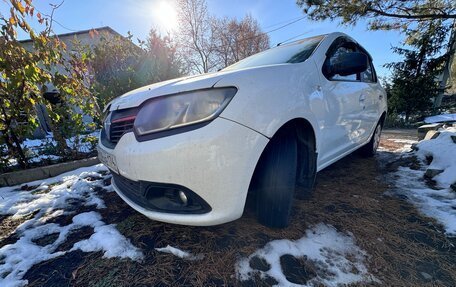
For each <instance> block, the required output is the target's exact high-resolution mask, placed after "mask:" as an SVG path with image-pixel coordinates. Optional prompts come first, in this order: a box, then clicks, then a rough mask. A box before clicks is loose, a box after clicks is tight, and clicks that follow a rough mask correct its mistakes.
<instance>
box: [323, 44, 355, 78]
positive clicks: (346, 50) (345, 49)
mask: <svg viewBox="0 0 456 287" xmlns="http://www.w3.org/2000/svg"><path fill="white" fill-rule="evenodd" d="M351 52H355V48H354V47H348V46H345V45H344V46H341V47H339V48H337V49H336V50H335V51H334V53H333V54H332V55H331V56H329V57H328V58H327V59H326V63H325V65H326V66H328V67H329V66H330V65H331V62H332V61H334V60H336V59H337V58H338V57H340V56H341V55H343V54H345V53H351ZM329 80H336V81H356V80H358V77H357V75H356V74H353V75H349V76H341V75H338V74H336V75H333V76H331V77H330V78H329Z"/></svg>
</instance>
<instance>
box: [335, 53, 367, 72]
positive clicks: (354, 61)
mask: <svg viewBox="0 0 456 287" xmlns="http://www.w3.org/2000/svg"><path fill="white" fill-rule="evenodd" d="M368 63H369V59H368V58H367V55H366V54H363V53H359V52H350V53H344V54H341V55H340V56H339V57H338V58H336V59H334V60H332V61H331V66H330V67H329V71H330V74H331V75H341V76H349V75H353V74H357V73H362V72H364V71H366V70H367V65H368Z"/></svg>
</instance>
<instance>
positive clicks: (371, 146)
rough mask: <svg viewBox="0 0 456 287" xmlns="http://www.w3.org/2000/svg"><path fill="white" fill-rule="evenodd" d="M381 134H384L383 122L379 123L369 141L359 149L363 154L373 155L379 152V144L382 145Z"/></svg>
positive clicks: (365, 155) (366, 155)
mask: <svg viewBox="0 0 456 287" xmlns="http://www.w3.org/2000/svg"><path fill="white" fill-rule="evenodd" d="M381 134H382V124H381V123H378V124H377V127H376V128H375V130H374V134H373V135H372V138H371V140H370V141H369V143H368V144H366V145H365V146H363V147H362V148H361V149H360V150H359V151H360V153H361V155H362V156H364V157H373V156H374V155H375V154H376V153H377V149H378V146H379V145H380V136H381Z"/></svg>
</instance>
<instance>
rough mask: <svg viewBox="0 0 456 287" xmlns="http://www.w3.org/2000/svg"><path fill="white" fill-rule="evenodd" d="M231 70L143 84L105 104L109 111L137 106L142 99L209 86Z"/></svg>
mask: <svg viewBox="0 0 456 287" xmlns="http://www.w3.org/2000/svg"><path fill="white" fill-rule="evenodd" d="M232 72H233V71H227V72H223V71H221V72H216V73H209V74H203V75H197V76H190V77H183V78H178V79H172V80H168V81H164V82H159V83H155V84H152V85H148V86H144V87H141V88H139V89H136V90H133V91H130V92H128V93H126V94H124V95H122V96H120V97H118V98H116V99H114V100H113V101H111V102H110V103H109V104H108V105H107V107H108V108H109V110H110V111H113V110H118V109H127V108H132V107H137V106H139V105H140V104H142V103H143V102H144V101H146V100H148V99H151V98H155V97H159V96H164V95H169V94H176V93H182V92H187V91H192V90H199V89H206V88H211V87H213V86H214V85H215V84H216V83H217V82H218V81H219V80H220V79H221V78H222V77H223V76H224V75H226V74H229V73H232Z"/></svg>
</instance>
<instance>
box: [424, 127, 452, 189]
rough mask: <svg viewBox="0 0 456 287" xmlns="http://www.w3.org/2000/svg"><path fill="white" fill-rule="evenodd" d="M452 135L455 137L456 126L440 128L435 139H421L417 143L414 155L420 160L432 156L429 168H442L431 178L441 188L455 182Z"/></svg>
mask: <svg viewBox="0 0 456 287" xmlns="http://www.w3.org/2000/svg"><path fill="white" fill-rule="evenodd" d="M452 136H453V137H456V128H447V129H444V130H443V129H442V130H440V135H439V136H438V137H437V138H436V139H433V140H423V141H421V142H419V143H418V144H417V148H418V151H417V152H416V155H417V156H418V157H419V158H420V159H421V160H423V161H424V160H425V159H426V157H429V156H432V163H431V164H430V165H429V168H432V169H440V170H444V172H442V173H441V174H439V175H437V176H435V177H434V178H433V180H435V181H437V183H438V184H439V186H440V187H441V188H447V187H449V186H450V185H451V184H453V183H456V143H454V142H453V140H452V139H451V137H452Z"/></svg>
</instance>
